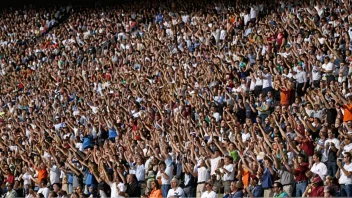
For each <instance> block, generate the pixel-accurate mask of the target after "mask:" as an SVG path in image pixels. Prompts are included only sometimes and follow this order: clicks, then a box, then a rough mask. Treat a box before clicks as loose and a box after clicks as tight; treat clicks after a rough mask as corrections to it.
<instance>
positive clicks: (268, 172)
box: [261, 157, 276, 197]
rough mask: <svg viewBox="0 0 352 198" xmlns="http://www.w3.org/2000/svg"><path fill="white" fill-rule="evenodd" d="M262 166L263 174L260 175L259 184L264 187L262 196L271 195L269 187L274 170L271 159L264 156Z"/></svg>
mask: <svg viewBox="0 0 352 198" xmlns="http://www.w3.org/2000/svg"><path fill="white" fill-rule="evenodd" d="M264 167H265V168H264V172H263V176H262V177H261V184H262V187H263V189H264V197H272V196H273V192H272V190H271V189H272V188H273V184H274V178H275V176H276V172H275V170H274V169H273V164H272V161H271V160H270V159H269V158H268V157H266V158H264Z"/></svg>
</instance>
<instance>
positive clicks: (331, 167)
mask: <svg viewBox="0 0 352 198" xmlns="http://www.w3.org/2000/svg"><path fill="white" fill-rule="evenodd" d="M326 166H327V168H328V175H330V176H332V177H335V175H336V172H337V164H336V161H335V162H329V161H328V162H327V164H326Z"/></svg>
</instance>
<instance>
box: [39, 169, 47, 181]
mask: <svg viewBox="0 0 352 198" xmlns="http://www.w3.org/2000/svg"><path fill="white" fill-rule="evenodd" d="M37 171H38V183H40V182H41V181H42V179H44V178H45V179H46V178H48V171H47V170H46V168H44V169H38V170H37Z"/></svg>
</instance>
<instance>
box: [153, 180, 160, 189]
mask: <svg viewBox="0 0 352 198" xmlns="http://www.w3.org/2000/svg"><path fill="white" fill-rule="evenodd" d="M152 182H154V183H155V187H156V189H160V184H159V182H158V180H156V179H154V180H152Z"/></svg>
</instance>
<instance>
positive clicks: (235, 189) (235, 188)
mask: <svg viewBox="0 0 352 198" xmlns="http://www.w3.org/2000/svg"><path fill="white" fill-rule="evenodd" d="M230 191H231V192H236V191H237V187H236V182H234V181H233V182H231V184H230ZM225 193H226V192H225Z"/></svg>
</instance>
